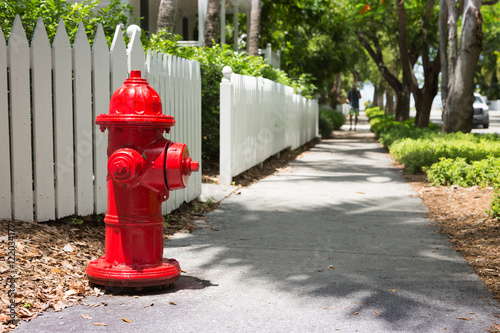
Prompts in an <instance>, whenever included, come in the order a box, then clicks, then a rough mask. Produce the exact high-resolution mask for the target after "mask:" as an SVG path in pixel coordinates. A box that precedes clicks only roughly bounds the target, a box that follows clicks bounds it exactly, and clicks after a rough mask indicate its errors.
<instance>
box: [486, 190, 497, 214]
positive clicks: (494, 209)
mask: <svg viewBox="0 0 500 333" xmlns="http://www.w3.org/2000/svg"><path fill="white" fill-rule="evenodd" d="M486 212H487V213H488V214H490V216H491V217H492V218H496V219H500V185H498V184H497V185H496V186H495V195H494V196H493V200H492V201H491V209H490V210H487V211H486Z"/></svg>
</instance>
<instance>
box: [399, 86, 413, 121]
mask: <svg viewBox="0 0 500 333" xmlns="http://www.w3.org/2000/svg"><path fill="white" fill-rule="evenodd" d="M410 96H411V94H410V84H409V83H408V82H407V81H406V80H405V78H404V76H403V83H402V85H401V89H398V90H397V91H396V120H397V121H405V120H408V119H410Z"/></svg>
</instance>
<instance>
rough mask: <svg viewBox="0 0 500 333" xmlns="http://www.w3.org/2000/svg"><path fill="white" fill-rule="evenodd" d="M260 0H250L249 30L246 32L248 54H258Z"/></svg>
mask: <svg viewBox="0 0 500 333" xmlns="http://www.w3.org/2000/svg"><path fill="white" fill-rule="evenodd" d="M259 30H260V0H252V7H251V10H250V31H249V33H248V54H249V55H254V56H256V55H259Z"/></svg>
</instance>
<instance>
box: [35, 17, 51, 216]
mask: <svg viewBox="0 0 500 333" xmlns="http://www.w3.org/2000/svg"><path fill="white" fill-rule="evenodd" d="M51 65H52V54H51V48H50V43H49V38H48V37H47V32H46V31H45V27H44V25H43V21H42V19H41V18H40V19H38V22H37V24H36V28H35V34H34V37H33V42H32V43H31V75H32V92H33V96H32V97H33V98H32V101H33V137H34V138H33V156H34V161H33V165H34V176H35V178H34V185H35V186H34V189H35V194H34V201H35V202H34V203H35V219H36V220H40V221H47V220H53V219H54V218H55V198H54V148H53V133H54V131H53V128H52V84H51V81H52V66H51Z"/></svg>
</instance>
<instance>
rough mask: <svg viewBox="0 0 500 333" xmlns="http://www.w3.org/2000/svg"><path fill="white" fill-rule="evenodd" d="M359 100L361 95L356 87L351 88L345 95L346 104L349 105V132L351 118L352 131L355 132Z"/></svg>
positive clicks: (350, 129)
mask: <svg viewBox="0 0 500 333" xmlns="http://www.w3.org/2000/svg"><path fill="white" fill-rule="evenodd" d="M360 98H361V94H360V93H359V90H358V89H356V85H355V84H354V85H353V86H352V89H351V90H349V92H348V93H347V100H346V102H347V103H349V104H350V105H351V108H350V109H349V126H350V127H349V131H352V116H354V130H356V125H357V124H358V116H359V99H360Z"/></svg>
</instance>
